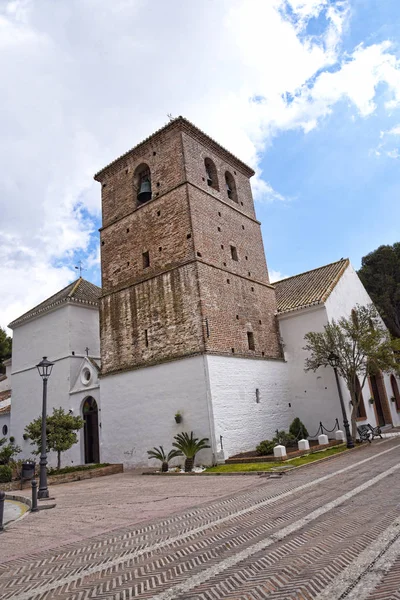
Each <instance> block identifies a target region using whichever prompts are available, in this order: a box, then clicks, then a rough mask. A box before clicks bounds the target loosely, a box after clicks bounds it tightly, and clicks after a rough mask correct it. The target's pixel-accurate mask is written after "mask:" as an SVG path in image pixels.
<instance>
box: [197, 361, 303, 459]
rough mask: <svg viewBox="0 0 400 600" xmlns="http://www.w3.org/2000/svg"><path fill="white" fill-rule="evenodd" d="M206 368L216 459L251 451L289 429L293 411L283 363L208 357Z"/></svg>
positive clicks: (286, 369) (285, 365)
mask: <svg viewBox="0 0 400 600" xmlns="http://www.w3.org/2000/svg"><path fill="white" fill-rule="evenodd" d="M207 365H208V373H209V382H210V394H211V398H212V410H213V415H214V429H215V439H216V441H217V449H218V459H219V460H221V459H222V458H223V457H224V458H228V457H229V456H232V455H234V454H238V453H239V452H245V451H248V450H254V448H255V447H256V445H257V444H258V443H259V442H260V441H262V440H265V439H272V438H273V437H274V435H275V430H276V429H286V430H287V429H288V428H289V425H290V423H291V421H292V420H293V408H292V407H291V406H290V403H291V396H290V390H289V377H288V375H289V373H288V365H287V364H286V363H285V362H284V361H278V360H277V361H265V360H252V359H247V358H231V357H224V356H207ZM257 389H258V390H259V400H260V401H259V403H257V401H256V400H257V397H256V390H257ZM220 436H222V446H223V452H222V453H221V447H220Z"/></svg>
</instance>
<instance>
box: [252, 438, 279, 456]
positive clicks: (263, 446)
mask: <svg viewBox="0 0 400 600" xmlns="http://www.w3.org/2000/svg"><path fill="white" fill-rule="evenodd" d="M275 446H276V444H275V442H274V441H271V440H264V441H262V442H260V443H259V444H258V446H257V447H256V452H257V454H259V455H260V456H266V455H267V454H272V453H273V452H274V448H275Z"/></svg>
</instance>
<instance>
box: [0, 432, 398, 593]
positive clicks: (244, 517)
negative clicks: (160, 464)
mask: <svg viewBox="0 0 400 600" xmlns="http://www.w3.org/2000/svg"><path fill="white" fill-rule="evenodd" d="M399 475H400V441H399V439H398V438H394V439H385V440H383V441H374V443H373V444H372V445H370V446H367V445H365V446H364V447H363V448H361V449H359V450H356V451H354V452H351V453H345V454H344V455H342V456H340V457H338V458H335V459H334V460H326V461H322V462H320V463H318V464H314V465H310V466H308V467H306V468H302V469H298V470H296V471H292V472H290V473H288V474H286V475H284V476H283V477H282V478H281V479H275V478H273V479H272V478H271V479H270V478H269V477H268V476H263V477H259V476H257V475H252V476H229V477H222V476H206V477H204V476H200V477H143V476H140V475H133V474H130V473H126V474H124V475H117V476H113V477H108V478H104V479H103V480H102V481H101V482H100V481H99V480H97V481H95V480H93V481H86V482H78V483H75V484H68V485H64V486H55V487H53V488H52V490H51V491H52V493H53V494H54V495H55V496H56V501H57V507H56V508H55V509H52V510H49V511H47V510H46V511H42V512H40V513H39V514H36V515H33V514H31V515H28V516H26V517H25V518H24V519H22V520H21V521H19V522H16V523H14V524H11V525H10V526H9V528H8V529H7V531H6V532H5V533H4V534H2V536H1V540H0V541H1V543H0V558H1V561H2V565H1V567H0V598H1V599H3V598H4V599H5V598H7V599H11V598H16V599H18V600H28V599H35V600H36V599H39V598H40V599H43V600H44V599H53V598H60V599H79V600H83V599H85V598H115V599H118V600H125V599H128V598H153V599H155V600H168V599H170V600H173V599H175V598H176V599H181V600H182V599H185V600H216V599H220V598H224V599H229V600H253V599H254V600H262V599H270V598H271V599H282V600H289V599H290V600H310V599H321V600H322V599H326V600H339V599H349V600H356V599H357V600H364V599H365V600H390V599H393V600H395V599H396V600H400V510H399V508H400V504H399V498H400V477H399Z"/></svg>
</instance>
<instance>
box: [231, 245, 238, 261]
mask: <svg viewBox="0 0 400 600" xmlns="http://www.w3.org/2000/svg"><path fill="white" fill-rule="evenodd" d="M231 256H232V260H239V257H238V253H237V249H236V246H231Z"/></svg>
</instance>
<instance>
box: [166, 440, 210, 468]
mask: <svg viewBox="0 0 400 600" xmlns="http://www.w3.org/2000/svg"><path fill="white" fill-rule="evenodd" d="M174 440H176V441H175V442H173V444H172V445H173V446H174V447H175V448H177V449H178V450H179V452H180V453H181V454H183V455H184V456H186V460H185V473H190V472H191V471H192V469H193V465H194V459H195V456H196V454H197V453H198V452H200V450H204V448H210V446H209V445H208V444H207V442H208V438H203V439H201V440H199V439H198V438H195V437H194V436H193V431H191V432H190V437H189V434H187V433H186V432H182V433H178V434H177V435H176V436H175V437H174Z"/></svg>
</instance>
